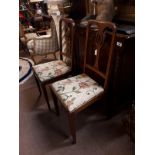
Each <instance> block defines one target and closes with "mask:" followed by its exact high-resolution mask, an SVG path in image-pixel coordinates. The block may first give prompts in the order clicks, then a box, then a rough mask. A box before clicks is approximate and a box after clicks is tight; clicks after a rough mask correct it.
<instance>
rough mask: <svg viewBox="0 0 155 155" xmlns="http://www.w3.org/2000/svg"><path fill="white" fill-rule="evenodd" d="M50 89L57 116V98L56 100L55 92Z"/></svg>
mask: <svg viewBox="0 0 155 155" xmlns="http://www.w3.org/2000/svg"><path fill="white" fill-rule="evenodd" d="M50 91H51V94H52V97H53V102H54V108H55V111H56V114H57V116H59V115H60V113H59V105H58V100H57V98H56V96H55V94H54V93H53V91H52V90H51V89H50Z"/></svg>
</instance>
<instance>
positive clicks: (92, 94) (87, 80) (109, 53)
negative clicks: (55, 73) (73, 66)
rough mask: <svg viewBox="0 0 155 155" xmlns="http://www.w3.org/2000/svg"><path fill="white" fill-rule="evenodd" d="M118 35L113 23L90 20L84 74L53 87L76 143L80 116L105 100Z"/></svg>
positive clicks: (51, 86) (58, 82) (59, 82)
mask: <svg viewBox="0 0 155 155" xmlns="http://www.w3.org/2000/svg"><path fill="white" fill-rule="evenodd" d="M115 33H116V26H115V25H114V24H113V23H111V22H101V21H95V20H90V21H89V22H88V26H87V29H86V39H85V57H84V68H83V74H80V75H77V76H74V77H70V78H67V79H64V80H60V81H57V82H54V83H52V84H51V85H50V90H51V92H52V93H53V95H54V100H55V104H58V103H57V102H56V101H59V102H60V103H61V104H62V106H63V107H64V108H65V110H66V112H67V114H68V120H69V127H70V133H71V135H72V138H73V144H74V143H76V125H75V116H76V114H77V113H79V112H80V111H82V110H84V109H85V108H87V107H88V106H90V105H91V104H93V103H95V102H96V101H98V100H100V99H103V97H104V96H105V94H106V92H107V90H108V85H109V79H110V73H111V67H112V58H113V49H114V45H115ZM104 49H106V50H104ZM105 51H106V52H105ZM95 77H97V78H95ZM56 99H57V100H56ZM57 107H58V105H57Z"/></svg>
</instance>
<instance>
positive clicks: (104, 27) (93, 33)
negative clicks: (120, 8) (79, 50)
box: [84, 20, 116, 91]
mask: <svg viewBox="0 0 155 155" xmlns="http://www.w3.org/2000/svg"><path fill="white" fill-rule="evenodd" d="M115 34H116V26H115V24H113V23H111V22H102V21H96V20H90V21H89V22H88V25H87V29H86V39H85V56H84V73H87V74H88V73H89V74H90V72H91V73H93V74H91V75H93V76H98V77H99V78H100V79H101V80H103V81H104V82H103V88H104V90H105V91H106V90H107V86H108V83H109V76H110V72H111V66H112V57H113V49H114V46H115Z"/></svg>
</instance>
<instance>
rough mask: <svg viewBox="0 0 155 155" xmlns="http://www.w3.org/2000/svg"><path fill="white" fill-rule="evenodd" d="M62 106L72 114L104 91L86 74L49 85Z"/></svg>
mask: <svg viewBox="0 0 155 155" xmlns="http://www.w3.org/2000/svg"><path fill="white" fill-rule="evenodd" d="M51 87H52V89H53V91H54V92H56V94H57V96H58V98H59V99H60V100H61V102H62V104H63V105H64V106H65V107H66V108H67V109H68V111H70V112H73V111H75V110H76V109H78V108H80V107H81V106H82V105H84V104H85V103H87V102H88V101H89V100H92V99H93V98H94V97H96V96H97V95H100V94H101V93H103V91H104V89H103V88H102V87H101V86H100V85H99V84H98V83H96V82H95V81H94V80H93V79H91V78H90V77H89V76H87V75H86V74H80V75H77V76H74V77H71V78H68V79H65V80H61V81H57V82H55V83H53V84H52V85H51Z"/></svg>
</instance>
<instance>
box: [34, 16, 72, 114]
mask: <svg viewBox="0 0 155 155" xmlns="http://www.w3.org/2000/svg"><path fill="white" fill-rule="evenodd" d="M74 25H75V24H74V21H73V20H72V19H69V18H61V19H60V27H59V30H60V36H59V37H60V51H59V52H58V53H57V52H53V53H54V54H55V55H56V53H57V57H58V59H55V60H53V61H49V62H46V63H41V64H38V65H34V66H33V70H34V75H35V78H36V82H37V85H38V89H39V92H40V94H41V88H42V91H43V94H44V97H45V100H46V102H47V105H48V108H49V110H51V107H50V104H49V100H48V95H47V90H46V85H47V84H49V83H51V82H54V81H57V80H60V79H62V78H65V77H67V76H68V75H70V74H71V71H72V67H73V63H72V60H73V59H72V57H73V52H72V51H73V40H74V39H73V36H74ZM55 106H56V107H55V108H56V112H57V114H58V110H57V105H55Z"/></svg>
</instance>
